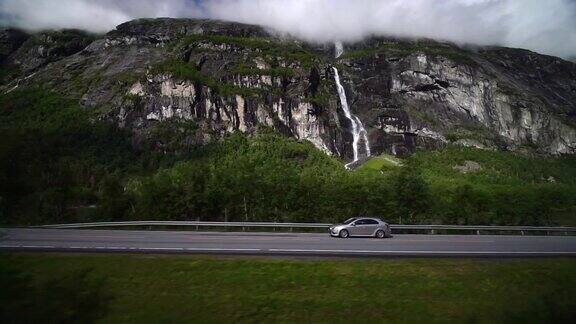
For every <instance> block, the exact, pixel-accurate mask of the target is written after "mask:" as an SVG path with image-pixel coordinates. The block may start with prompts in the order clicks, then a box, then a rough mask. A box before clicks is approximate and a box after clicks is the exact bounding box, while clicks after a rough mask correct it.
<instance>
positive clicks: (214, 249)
mask: <svg viewBox="0 0 576 324" xmlns="http://www.w3.org/2000/svg"><path fill="white" fill-rule="evenodd" d="M0 248H8V249H74V250H90V249H98V250H136V251H196V252H276V253H332V254H334V253H342V254H425V255H434V254H444V255H516V254H517V255H538V254H540V255H576V251H558V252H553V251H413V250H402V251H399V250H392V251H385V250H380V251H374V250H313V249H310V250H305V249H236V248H180V247H166V248H164V247H119V246H68V247H58V246H50V245H0Z"/></svg>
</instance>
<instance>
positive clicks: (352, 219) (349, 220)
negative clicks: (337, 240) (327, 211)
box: [342, 217, 356, 225]
mask: <svg viewBox="0 0 576 324" xmlns="http://www.w3.org/2000/svg"><path fill="white" fill-rule="evenodd" d="M355 220H356V218H354V217H353V218H350V219H348V220H346V221H345V222H344V223H342V224H346V225H348V224H350V223H352V222H353V221H355Z"/></svg>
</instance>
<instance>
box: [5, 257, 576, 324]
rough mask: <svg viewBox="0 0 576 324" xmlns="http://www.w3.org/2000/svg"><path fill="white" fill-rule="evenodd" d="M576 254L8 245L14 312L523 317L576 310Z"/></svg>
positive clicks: (112, 317) (210, 317) (116, 317)
mask: <svg viewBox="0 0 576 324" xmlns="http://www.w3.org/2000/svg"><path fill="white" fill-rule="evenodd" d="M575 268H576V260H574V259H546V260H535V259H532V260H499V261H497V260H441V259H435V260H401V259H395V260H330V261H322V262H317V261H312V260H263V259H223V258H210V257H191V256H149V255H129V256H126V255H59V254H44V255H41V254H2V255H1V257H0V274H1V275H0V280H1V287H2V289H1V290H0V301H1V302H0V320H1V321H2V322H4V323H10V322H39V321H42V322H70V321H77V322H92V321H99V322H103V323H115V322H130V323H158V322H190V321H195V322H204V323H206V322H277V321H280V322H301V321H306V322H344V321H361V322H368V321H378V322H382V321H384V322H393V323H398V322H408V323H412V322H427V323H430V322H432V323H433V322H453V323H463V322H479V323H488V322H490V323H498V322H507V323H509V322H518V323H520V322H521V323H526V322H528V323H548V322H549V323H562V322H569V321H570V320H573V319H574V318H575V316H576V273H575V272H574V269H575Z"/></svg>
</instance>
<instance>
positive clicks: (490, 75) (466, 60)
mask: <svg viewBox="0 0 576 324" xmlns="http://www.w3.org/2000/svg"><path fill="white" fill-rule="evenodd" d="M0 67H1V68H0V80H1V82H0V139H1V140H0V224H10V225H31V224H43V223H64V222H90V221H114V220H199V219H200V220H207V221H208V220H209V221H286V222H323V223H324V222H326V223H327V222H337V221H342V220H344V219H346V218H349V217H350V216H357V215H359V214H363V215H373V216H378V217H382V218H384V219H387V220H389V221H390V222H393V223H396V222H404V223H412V224H414V223H423V224H475V225H476V224H482V225H574V224H576V220H575V218H574V215H576V160H575V159H576V155H574V154H573V153H574V150H575V148H576V144H575V141H576V139H575V138H576V135H575V125H576V122H575V121H576V120H575V116H576V64H574V63H570V62H568V61H564V60H562V59H559V58H555V57H550V56H543V55H539V54H536V53H532V52H529V51H525V50H520V49H508V48H497V47H489V48H477V47H476V48H461V47H458V46H456V45H454V44H449V43H441V42H436V41H432V40H407V39H393V38H371V39H367V40H365V41H363V42H359V43H355V44H340V43H337V44H326V45H318V44H308V43H305V42H302V41H299V40H297V39H294V38H292V37H290V36H287V35H282V34H278V33H275V32H274V31H270V30H266V29H264V28H261V27H258V26H250V25H242V24H235V23H228V22H221V21H208V20H183V19H145V20H137V21H132V22H128V23H125V24H123V25H120V26H118V27H117V28H116V29H115V30H113V31H111V32H109V33H107V34H105V35H94V34H89V33H86V32H83V31H79V30H60V31H44V32H39V33H32V34H31V33H27V32H23V31H19V30H14V29H5V30H3V31H1V32H0ZM367 153H370V154H367ZM367 155H371V156H372V158H370V159H369V160H368V161H366V156H367ZM343 162H345V163H347V164H346V165H347V167H348V168H349V169H354V172H348V171H347V170H345V168H344V167H343Z"/></svg>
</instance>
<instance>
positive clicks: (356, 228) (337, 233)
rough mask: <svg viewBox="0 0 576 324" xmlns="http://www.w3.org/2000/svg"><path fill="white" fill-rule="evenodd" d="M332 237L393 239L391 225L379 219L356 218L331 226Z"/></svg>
mask: <svg viewBox="0 0 576 324" xmlns="http://www.w3.org/2000/svg"><path fill="white" fill-rule="evenodd" d="M330 235H331V236H334V237H341V238H348V237H352V236H361V237H376V238H385V237H392V230H391V229H390V224H388V223H386V222H385V221H383V220H381V219H378V218H368V217H354V218H350V219H349V220H347V221H345V222H344V223H342V224H336V225H332V226H330Z"/></svg>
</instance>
